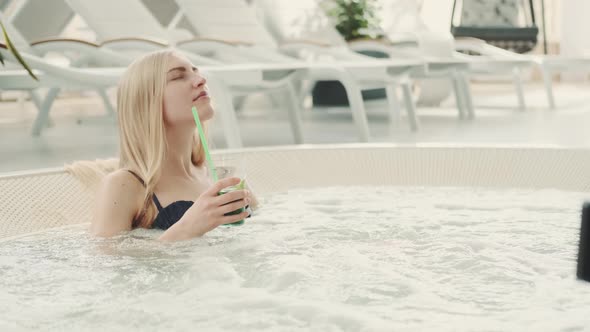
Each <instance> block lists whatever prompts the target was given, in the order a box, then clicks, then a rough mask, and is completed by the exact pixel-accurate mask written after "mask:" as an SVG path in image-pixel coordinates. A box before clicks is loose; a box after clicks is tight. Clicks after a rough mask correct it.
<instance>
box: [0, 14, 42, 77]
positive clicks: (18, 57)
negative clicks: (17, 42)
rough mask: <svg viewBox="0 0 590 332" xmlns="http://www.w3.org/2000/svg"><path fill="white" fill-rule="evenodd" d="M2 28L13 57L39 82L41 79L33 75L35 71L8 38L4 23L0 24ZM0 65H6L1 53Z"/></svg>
mask: <svg viewBox="0 0 590 332" xmlns="http://www.w3.org/2000/svg"><path fill="white" fill-rule="evenodd" d="M0 27H2V34H3V35H4V41H5V42H6V47H7V48H8V50H9V51H10V53H12V55H14V57H15V58H16V60H17V61H18V62H19V63H20V64H21V66H23V68H25V70H26V71H27V72H28V73H29V76H31V77H32V78H33V79H34V80H36V81H38V80H39V79H38V78H37V76H35V74H33V71H32V70H31V68H30V67H29V65H27V63H26V62H25V60H24V59H23V57H22V56H21V55H20V53H18V51H17V50H16V47H14V44H12V42H11V41H10V38H9V37H8V33H7V32H6V28H5V27H4V24H2V22H0ZM0 63H2V65H4V57H3V56H2V53H0Z"/></svg>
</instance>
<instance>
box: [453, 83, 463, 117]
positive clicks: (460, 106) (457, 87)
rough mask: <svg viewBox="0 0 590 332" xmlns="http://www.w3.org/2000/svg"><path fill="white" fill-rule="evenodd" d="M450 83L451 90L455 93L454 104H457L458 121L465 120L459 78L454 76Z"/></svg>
mask: <svg viewBox="0 0 590 332" xmlns="http://www.w3.org/2000/svg"><path fill="white" fill-rule="evenodd" d="M451 81H452V82H453V90H454V92H455V103H456V104H457V110H458V111H459V119H464V118H465V104H464V102H463V93H462V92H461V83H460V82H459V78H458V77H456V76H454V77H453V78H452V79H451Z"/></svg>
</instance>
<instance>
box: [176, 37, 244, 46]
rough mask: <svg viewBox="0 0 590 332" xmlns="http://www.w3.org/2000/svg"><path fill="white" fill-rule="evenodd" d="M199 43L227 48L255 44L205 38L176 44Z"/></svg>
mask: <svg viewBox="0 0 590 332" xmlns="http://www.w3.org/2000/svg"><path fill="white" fill-rule="evenodd" d="M197 43H210V44H220V45H225V46H253V45H254V44H252V43H248V42H244V41H239V40H224V39H218V38H204V37H196V38H191V39H186V40H181V41H179V42H177V43H176V45H177V46H183V45H186V44H197Z"/></svg>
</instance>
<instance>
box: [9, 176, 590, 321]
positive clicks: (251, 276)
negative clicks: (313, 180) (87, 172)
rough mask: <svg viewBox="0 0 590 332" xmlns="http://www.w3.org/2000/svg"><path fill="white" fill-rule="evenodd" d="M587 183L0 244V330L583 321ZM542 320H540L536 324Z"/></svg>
mask: <svg viewBox="0 0 590 332" xmlns="http://www.w3.org/2000/svg"><path fill="white" fill-rule="evenodd" d="M586 197H587V195H586V194H583V193H571V192H561V191H553V190H544V191H533V190H499V189H498V190H495V189H477V188H424V187H419V188H418V187H346V188H320V189H313V190H311V189H309V190H303V189H302V190H293V191H290V192H285V193H277V194H274V195H272V196H269V197H265V198H264V205H263V207H262V208H261V209H260V210H258V211H257V212H256V216H254V217H253V218H250V219H248V220H247V221H246V223H245V224H244V225H243V226H241V227H220V228H218V229H216V230H214V231H212V232H211V233H209V234H208V235H206V236H205V237H203V238H200V239H195V240H193V241H188V242H182V243H175V244H162V243H158V242H157V241H155V238H156V237H157V235H158V234H159V232H158V231H152V230H136V231H133V232H131V233H129V234H127V235H123V236H120V237H117V238H113V239H108V240H100V239H94V238H91V237H89V236H87V234H86V232H85V228H67V229H59V230H53V231H48V232H46V233H42V234H35V235H31V236H29V237H22V238H17V239H14V240H12V241H8V242H3V243H0V312H2V315H0V326H9V327H17V328H28V329H43V330H47V329H75V330H78V329H84V330H88V329H90V330H92V329H95V330H98V329H101V330H128V329H141V330H166V329H174V330H183V329H184V330H194V329H199V330H257V331H258V330H277V329H281V330H285V329H286V330H291V329H312V330H355V331H356V330H371V331H373V330H430V329H437V330H442V331H447V330H459V331H472V330H481V329H483V328H485V329H489V330H512V331H517V330H530V329H537V330H538V329H541V330H552V331H566V330H576V328H581V329H584V328H587V327H588V326H590V325H588V324H589V323H590V318H588V317H589V316H588V315H586V314H585V312H586V311H587V308H588V307H589V305H590V284H585V283H582V282H578V281H577V280H576V279H575V258H576V257H575V255H576V253H577V244H578V242H577V241H578V236H579V235H578V231H579V224H580V221H579V217H580V213H579V210H580V208H581V203H582V201H583V200H584V199H585V198H586ZM541 322H543V323H541Z"/></svg>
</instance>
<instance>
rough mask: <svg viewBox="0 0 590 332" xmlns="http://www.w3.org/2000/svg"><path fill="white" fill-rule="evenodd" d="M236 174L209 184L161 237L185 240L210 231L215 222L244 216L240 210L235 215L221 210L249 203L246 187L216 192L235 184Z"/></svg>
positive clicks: (248, 193)
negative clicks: (221, 193) (224, 192)
mask: <svg viewBox="0 0 590 332" xmlns="http://www.w3.org/2000/svg"><path fill="white" fill-rule="evenodd" d="M239 182H240V179H239V178H235V177H234V178H226V179H223V180H219V181H218V182H217V183H215V184H213V185H212V186H211V187H210V188H209V189H208V190H207V191H205V192H204V193H202V194H201V195H200V196H199V198H197V199H196V200H195V202H194V203H193V205H192V206H191V207H190V208H189V209H188V210H187V211H186V212H185V213H184V215H183V216H182V218H180V220H178V222H176V223H175V224H174V225H172V226H171V227H170V228H168V230H166V232H164V234H162V236H160V240H162V241H179V240H187V239H191V238H194V237H197V236H202V235H203V234H205V233H207V232H209V231H211V230H212V229H214V228H216V227H217V226H219V225H223V224H230V223H234V222H236V221H239V220H242V219H244V218H246V217H247V216H248V212H247V211H244V212H242V213H239V214H235V215H228V216H226V215H225V214H226V213H228V212H232V211H235V210H237V209H240V208H243V207H245V206H246V205H248V204H250V202H251V199H250V192H249V191H248V190H236V191H232V192H230V193H227V194H224V195H218V193H219V192H220V191H221V189H223V188H226V187H229V186H235V185H237V184H238V183H239Z"/></svg>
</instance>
